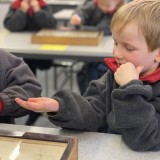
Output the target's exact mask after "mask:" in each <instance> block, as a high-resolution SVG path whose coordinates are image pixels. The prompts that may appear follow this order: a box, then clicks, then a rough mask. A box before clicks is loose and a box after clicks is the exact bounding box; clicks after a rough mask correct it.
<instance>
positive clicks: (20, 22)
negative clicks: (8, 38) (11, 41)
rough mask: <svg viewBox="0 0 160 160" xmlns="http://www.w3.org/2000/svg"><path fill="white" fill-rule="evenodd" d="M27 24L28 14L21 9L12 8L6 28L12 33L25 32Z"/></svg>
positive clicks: (6, 18) (5, 24)
mask: <svg viewBox="0 0 160 160" xmlns="http://www.w3.org/2000/svg"><path fill="white" fill-rule="evenodd" d="M26 23H27V14H26V13H24V12H22V11H21V10H19V9H17V10H16V9H13V8H11V7H10V9H9V11H8V13H7V15H6V17H5V19H4V26H5V27H6V28H7V29H9V30H10V31H15V32H16V31H23V30H24V28H25V26H26Z"/></svg>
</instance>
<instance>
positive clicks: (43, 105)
mask: <svg viewBox="0 0 160 160" xmlns="http://www.w3.org/2000/svg"><path fill="white" fill-rule="evenodd" d="M15 101H16V102H17V103H18V104H19V105H20V106H22V107H23V108H26V109H28V110H31V111H34V112H58V110H59V103H58V102H57V101H56V100H54V99H51V98H46V97H39V98H29V99H28V101H23V100H22V99H20V98H15Z"/></svg>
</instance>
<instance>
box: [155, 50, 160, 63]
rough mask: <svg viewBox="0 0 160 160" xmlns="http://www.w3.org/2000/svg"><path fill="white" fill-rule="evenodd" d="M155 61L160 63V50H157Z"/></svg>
mask: <svg viewBox="0 0 160 160" xmlns="http://www.w3.org/2000/svg"><path fill="white" fill-rule="evenodd" d="M156 52H157V53H156V57H155V61H156V62H159V63H160V48H157V51H156Z"/></svg>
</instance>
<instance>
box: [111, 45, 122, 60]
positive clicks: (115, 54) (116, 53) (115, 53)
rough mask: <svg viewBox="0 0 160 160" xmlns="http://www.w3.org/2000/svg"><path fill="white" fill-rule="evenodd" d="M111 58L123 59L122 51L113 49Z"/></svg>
mask: <svg viewBox="0 0 160 160" xmlns="http://www.w3.org/2000/svg"><path fill="white" fill-rule="evenodd" d="M113 56H114V57H115V58H122V57H123V54H122V51H121V50H120V49H119V48H118V47H116V48H114V50H113Z"/></svg>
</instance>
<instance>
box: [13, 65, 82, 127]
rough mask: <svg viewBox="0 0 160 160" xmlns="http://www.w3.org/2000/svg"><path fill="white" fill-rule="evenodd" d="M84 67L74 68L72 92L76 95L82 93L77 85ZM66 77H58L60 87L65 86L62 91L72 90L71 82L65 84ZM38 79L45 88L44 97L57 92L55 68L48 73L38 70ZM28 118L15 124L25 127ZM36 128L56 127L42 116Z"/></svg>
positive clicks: (19, 119)
mask: <svg viewBox="0 0 160 160" xmlns="http://www.w3.org/2000/svg"><path fill="white" fill-rule="evenodd" d="M82 66H83V63H79V64H77V65H75V66H74V71H75V72H73V84H72V86H73V89H72V91H74V92H76V93H80V92H79V88H78V85H77V80H76V73H77V71H78V70H80V69H81V67H82ZM58 73H62V69H60V68H59V69H58ZM46 76H47V77H48V80H47V83H45V82H46ZM65 77H66V74H64V73H62V74H60V76H59V77H58V86H59V87H60V85H61V84H62V83H63V84H64V86H63V88H62V89H68V90H70V80H68V81H65V83H64V82H63V81H64V79H65ZM37 79H38V81H39V82H40V83H41V85H42V87H43V91H42V96H47V97H51V96H52V95H53V94H54V93H55V92H56V91H57V90H55V89H54V69H53V67H52V68H50V69H49V70H48V71H41V70H38V71H37ZM46 88H48V89H46ZM27 118H28V116H24V117H21V118H17V119H16V120H15V122H16V124H19V125H25V122H26V120H27ZM34 126H38V127H55V126H54V125H53V124H52V123H51V122H49V120H48V119H47V118H46V117H45V116H40V117H39V118H38V120H37V121H36V122H35V124H34Z"/></svg>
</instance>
